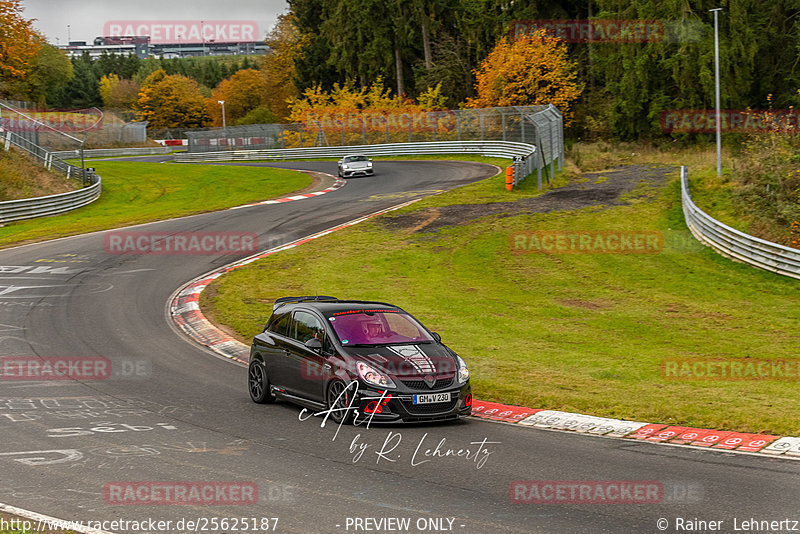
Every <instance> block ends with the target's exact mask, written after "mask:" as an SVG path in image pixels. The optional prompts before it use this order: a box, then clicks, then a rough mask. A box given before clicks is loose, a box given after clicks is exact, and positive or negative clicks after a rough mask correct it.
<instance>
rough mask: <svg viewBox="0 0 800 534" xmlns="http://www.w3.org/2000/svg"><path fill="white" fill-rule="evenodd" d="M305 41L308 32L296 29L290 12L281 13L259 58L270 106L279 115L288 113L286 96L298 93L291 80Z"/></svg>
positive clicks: (282, 115) (295, 96)
mask: <svg viewBox="0 0 800 534" xmlns="http://www.w3.org/2000/svg"><path fill="white" fill-rule="evenodd" d="M307 42H308V36H304V35H302V34H301V33H300V31H299V30H298V29H297V26H296V24H295V19H294V13H292V12H289V13H285V14H283V15H280V16H279V17H278V22H277V24H275V27H274V28H273V29H272V31H271V32H270V33H269V35H267V39H266V43H267V46H269V48H270V53H269V54H267V55H265V56H264V59H263V60H262V61H261V71H262V72H263V73H264V76H265V78H266V81H267V100H268V104H269V108H270V109H271V110H272V112H273V113H274V114H275V115H277V116H278V117H279V118H280V119H285V118H286V117H287V116H288V115H289V100H290V99H292V98H297V97H298V96H299V95H300V93H299V92H298V91H297V87H296V86H295V84H294V78H295V76H296V75H297V70H296V68H295V59H297V58H298V57H299V56H300V54H302V49H303V47H304V46H305V44H306V43H307Z"/></svg>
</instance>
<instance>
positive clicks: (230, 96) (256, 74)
mask: <svg viewBox="0 0 800 534" xmlns="http://www.w3.org/2000/svg"><path fill="white" fill-rule="evenodd" d="M267 95H268V93H267V81H266V80H265V78H264V75H263V74H262V73H261V72H260V71H257V70H255V69H245V70H240V71H238V72H237V73H236V74H234V75H233V76H231V77H230V78H228V79H227V80H223V81H222V82H221V83H220V84H219V85H218V86H217V87H216V88H215V89H214V90H213V91H212V92H211V98H209V99H208V101H207V108H208V114H209V116H210V117H211V120H212V122H213V125H214V126H222V106H221V105H220V104H219V101H220V100H224V101H225V119H226V121H227V123H228V124H236V123H237V121H238V120H239V119H241V118H243V117H244V116H245V115H247V114H248V113H250V112H251V111H253V110H255V109H256V108H258V107H260V106H267V102H268V99H267Z"/></svg>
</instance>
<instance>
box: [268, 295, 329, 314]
mask: <svg viewBox="0 0 800 534" xmlns="http://www.w3.org/2000/svg"><path fill="white" fill-rule="evenodd" d="M309 300H311V301H319V300H339V299H337V298H336V297H329V296H327V295H307V296H305V297H281V298H279V299H277V300H276V301H275V304H273V305H272V311H275V310H277V309H278V308H280V307H281V306H283V305H284V304H286V303H287V302H305V301H309Z"/></svg>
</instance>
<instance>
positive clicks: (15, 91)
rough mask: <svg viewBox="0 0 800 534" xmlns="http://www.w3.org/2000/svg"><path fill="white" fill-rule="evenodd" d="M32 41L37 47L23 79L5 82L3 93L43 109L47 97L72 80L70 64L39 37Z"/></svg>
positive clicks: (64, 54)
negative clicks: (36, 43)
mask: <svg viewBox="0 0 800 534" xmlns="http://www.w3.org/2000/svg"><path fill="white" fill-rule="evenodd" d="M34 40H36V41H37V42H38V44H39V47H38V50H37V52H36V55H35V56H34V58H33V59H32V60H31V65H30V67H29V69H28V71H27V72H26V75H25V78H24V79H16V80H14V81H6V82H5V83H4V92H5V93H6V94H7V95H9V96H11V97H12V98H16V99H19V100H27V101H30V102H35V103H36V104H37V105H38V106H39V107H42V108H44V107H45V106H46V105H47V103H48V97H49V95H52V94H54V93H56V92H58V91H62V90H63V89H64V87H66V85H67V83H69V81H70V80H72V78H73V73H72V63H71V62H70V60H69V58H68V57H67V54H66V53H65V52H64V51H63V50H59V49H58V48H56V47H54V46H51V45H49V44H47V43H46V42H43V41H42V40H41V37H40V36H38V35H37V36H35V37H34Z"/></svg>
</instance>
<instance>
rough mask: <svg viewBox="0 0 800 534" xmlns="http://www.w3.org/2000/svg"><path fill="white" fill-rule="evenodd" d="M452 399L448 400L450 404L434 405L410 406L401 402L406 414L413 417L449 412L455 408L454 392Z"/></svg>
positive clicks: (455, 398) (440, 403) (439, 403)
mask: <svg viewBox="0 0 800 534" xmlns="http://www.w3.org/2000/svg"><path fill="white" fill-rule="evenodd" d="M452 397H453V398H451V399H450V402H437V403H435V404H411V403H410V402H407V401H403V407H404V408H405V409H406V410H407V411H408V413H410V414H414V415H428V414H435V413H444V412H449V411H450V410H452V409H453V408H455V407H456V403H457V402H458V393H457V392H454V393H453V395H452Z"/></svg>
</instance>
